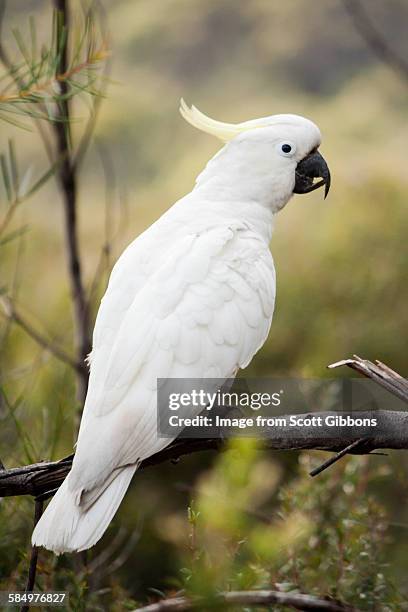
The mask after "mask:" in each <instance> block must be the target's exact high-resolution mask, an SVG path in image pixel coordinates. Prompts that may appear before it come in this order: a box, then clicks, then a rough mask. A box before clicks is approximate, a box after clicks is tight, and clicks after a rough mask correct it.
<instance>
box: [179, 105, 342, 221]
mask: <svg viewBox="0 0 408 612" xmlns="http://www.w3.org/2000/svg"><path fill="white" fill-rule="evenodd" d="M180 112H181V114H182V116H183V117H184V119H185V120H186V121H188V123H190V124H191V125H193V126H195V127H196V128H198V129H199V130H201V131H203V132H206V133H208V134H211V135H213V136H216V137H217V138H218V139H219V140H221V141H223V142H224V143H226V145H225V146H224V147H223V148H222V149H221V151H219V152H218V153H217V154H216V155H215V157H213V158H212V159H211V160H210V162H209V163H208V165H207V167H206V169H205V170H204V171H203V172H202V173H201V174H200V175H199V177H198V179H197V185H198V187H204V188H205V189H206V191H207V193H208V192H214V193H215V192H216V193H218V194H220V195H221V197H223V198H229V199H232V198H247V199H250V200H256V201H259V202H260V203H261V204H263V205H266V206H268V207H269V208H271V209H272V211H273V212H277V211H278V210H280V209H281V208H283V206H285V204H286V203H287V202H288V200H289V199H290V198H291V196H292V195H293V194H294V193H299V194H304V193H310V192H311V191H314V190H315V189H319V188H320V187H324V197H326V196H327V194H328V192H329V189H330V171H329V168H328V166H327V163H326V161H325V160H324V158H323V157H322V155H321V154H320V153H319V150H318V149H319V146H320V143H321V134H320V130H319V128H318V127H317V126H316V125H315V124H314V123H313V122H312V121H310V120H309V119H306V118H305V117H300V116H299V115H272V116H270V117H262V118H260V119H254V120H251V121H245V122H244V123H237V124H232V123H222V122H220V121H216V120H214V119H211V118H210V117H207V116H206V115H204V114H203V113H201V112H200V111H199V110H198V109H197V108H196V107H194V106H192V107H191V108H189V107H188V106H187V105H186V103H185V102H184V100H181V106H180Z"/></svg>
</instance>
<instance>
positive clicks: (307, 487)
mask: <svg viewBox="0 0 408 612" xmlns="http://www.w3.org/2000/svg"><path fill="white" fill-rule="evenodd" d="M312 463H313V461H312V460H311V458H310V456H309V455H306V454H303V455H300V457H299V465H300V470H299V475H298V476H297V477H296V478H295V479H294V480H293V481H292V482H290V484H288V485H286V486H284V487H282V488H280V489H279V492H278V494H277V499H275V503H273V504H272V505H271V496H272V495H273V494H274V493H275V492H276V491H275V490H276V487H277V484H278V470H277V466H276V465H275V463H274V462H272V461H270V460H267V459H266V458H265V457H264V456H263V455H262V454H259V453H257V452H256V445H255V443H254V442H253V441H250V440H239V441H235V442H233V443H232V444H231V445H230V450H228V451H227V452H225V453H223V454H222V455H221V456H220V457H219V459H218V460H217V462H216V464H215V466H214V467H213V468H212V470H211V471H209V472H208V473H206V474H204V475H203V476H202V477H201V480H200V481H199V483H198V486H197V492H196V497H195V502H194V504H193V505H191V506H190V507H189V509H188V523H189V526H190V538H189V546H188V552H187V553H185V554H184V555H183V557H184V559H185V566H184V567H183V568H182V570H181V576H182V578H181V581H182V582H181V585H183V586H184V588H185V589H186V591H187V593H189V594H191V595H192V596H199V597H204V598H205V600H206V605H207V602H208V605H209V606H210V605H211V606H215V605H216V601H215V600H216V597H215V596H216V594H217V592H220V591H228V590H247V589H248V590H249V589H278V590H281V591H284V592H293V593H298V592H301V593H308V594H311V595H315V596H317V597H321V598H325V597H326V598H330V599H333V600H335V601H342V602H345V603H348V604H353V605H355V606H356V607H358V609H361V610H368V611H372V610H380V609H381V611H391V610H400V609H401V606H402V603H403V602H404V600H403V599H402V597H401V596H400V595H399V594H398V592H397V590H396V588H395V587H394V584H393V580H392V578H391V577H390V571H389V570H390V568H389V565H388V564H387V563H386V551H387V540H388V523H387V517H386V514H385V511H384V509H383V508H382V507H381V505H380V504H379V503H378V501H377V500H375V499H374V498H373V497H372V496H371V495H369V494H368V493H367V487H368V485H369V482H370V480H371V478H372V477H374V475H375V474H371V472H370V470H369V468H368V462H367V461H366V460H365V459H364V458H363V459H361V458H352V459H345V460H344V461H343V462H342V463H341V464H339V465H337V466H335V467H333V468H331V469H330V470H329V471H327V472H326V473H324V474H322V475H320V476H319V477H318V478H316V479H314V480H312V479H311V478H310V476H309V475H308V471H309V470H310V469H311V467H312V465H311V464H312ZM265 505H266V508H267V509H265ZM181 585H180V586H181ZM405 603H406V601H405ZM273 609H274V610H277V609H278V608H277V607H274V608H273Z"/></svg>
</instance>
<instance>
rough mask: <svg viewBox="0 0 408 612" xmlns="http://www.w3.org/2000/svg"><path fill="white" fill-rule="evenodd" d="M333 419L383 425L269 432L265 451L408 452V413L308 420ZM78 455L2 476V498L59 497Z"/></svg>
mask: <svg viewBox="0 0 408 612" xmlns="http://www.w3.org/2000/svg"><path fill="white" fill-rule="evenodd" d="M316 414H318V415H319V416H321V417H323V419H324V418H325V417H327V416H333V415H338V414H341V415H342V416H344V417H347V416H348V415H350V416H352V417H354V418H361V419H364V418H372V417H373V415H375V418H376V419H377V423H378V425H377V427H373V428H372V430H370V433H369V435H368V434H367V428H366V427H359V426H354V427H352V428H343V429H344V433H343V432H341V433H343V435H341V433H340V431H339V428H337V427H329V426H322V427H313V426H310V427H307V426H289V424H288V425H287V426H286V427H285V426H282V427H278V428H277V427H270V428H264V429H263V431H262V438H263V447H264V448H266V449H271V450H298V451H300V450H313V449H314V450H324V451H333V452H339V451H343V450H344V447H345V446H350V445H353V443H354V442H357V441H358V445H357V444H356V446H355V447H354V448H351V447H350V448H349V449H348V450H347V452H349V453H351V454H367V453H370V452H372V451H373V450H376V449H385V448H388V449H408V412H402V411H401V412H399V411H391V410H376V411H375V412H373V411H370V412H368V411H365V412H341V413H338V412H332V411H331V412H318V413H317V412H313V413H307V414H304V415H297V416H303V417H310V416H313V415H314V416H316ZM222 445H223V441H222V440H221V439H218V438H205V439H200V438H196V439H188V438H186V439H183V438H179V439H177V440H175V441H174V442H172V443H171V444H170V445H169V446H167V447H166V448H165V449H163V450H162V451H160V452H159V453H156V454H155V455H153V456H152V457H149V458H148V459H145V460H144V461H143V462H142V463H141V464H140V467H139V469H144V468H147V467H150V466H155V465H159V464H161V463H164V462H167V461H175V460H178V459H180V458H181V457H182V456H184V455H191V454H193V453H196V452H200V451H204V450H218V449H219V448H221V447H222ZM72 458H73V455H71V456H70V457H67V458H65V459H62V460H60V461H44V462H41V463H35V464H32V465H26V466H24V467H19V468H12V469H8V470H4V471H2V472H0V496H1V497H9V496H14V495H33V496H35V497H38V496H41V499H46V498H47V497H50V496H51V495H52V493H54V491H55V489H56V488H58V487H59V485H60V484H61V483H62V481H63V480H64V478H65V477H66V475H67V474H68V472H69V470H70V469H71V463H72Z"/></svg>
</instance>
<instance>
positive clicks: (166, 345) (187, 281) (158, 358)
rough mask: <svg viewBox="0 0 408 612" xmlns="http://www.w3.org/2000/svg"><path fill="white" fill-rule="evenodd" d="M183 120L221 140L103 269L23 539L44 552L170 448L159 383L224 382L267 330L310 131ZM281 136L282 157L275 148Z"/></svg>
mask: <svg viewBox="0 0 408 612" xmlns="http://www.w3.org/2000/svg"><path fill="white" fill-rule="evenodd" d="M189 113H190V114H189ZM183 115H184V116H185V117H186V118H187V120H188V121H190V122H191V123H193V124H194V125H195V126H196V127H199V128H200V129H202V130H204V131H208V132H210V133H212V134H215V135H218V136H219V137H220V138H222V139H223V140H224V141H225V140H229V142H228V143H227V144H226V145H225V146H224V147H223V149H222V150H221V151H220V152H219V153H218V154H217V155H216V156H215V157H214V158H213V159H212V160H210V162H209V163H208V165H207V167H206V169H205V170H204V171H203V172H202V173H201V175H200V176H199V177H198V179H197V183H196V186H195V188H194V189H193V190H192V192H191V193H190V194H188V195H187V196H185V197H184V198H183V199H181V200H180V201H179V202H177V203H176V204H175V205H174V206H173V207H172V208H170V209H169V210H168V211H167V212H166V213H165V214H164V215H163V216H162V217H161V218H160V219H159V220H158V221H157V222H156V223H154V224H153V225H152V226H151V227H150V228H149V229H148V230H146V231H145V232H144V233H143V234H142V235H141V236H139V237H138V238H137V239H136V240H135V241H134V242H132V243H131V244H130V245H129V246H128V248H127V249H126V250H125V251H124V253H123V254H122V256H121V257H120V258H119V260H118V262H117V263H116V265H115V267H114V269H113V271H112V275H111V278H110V281H109V286H108V288H107V291H106V294H105V295H104V297H103V299H102V302H101V305H100V309H99V312H98V316H97V320H96V324H95V330H94V336H93V350H92V354H91V356H90V380H89V390H88V395H87V398H86V403H85V408H84V413H83V417H82V422H81V427H80V432H79V436H78V441H77V449H76V454H75V458H74V462H73V466H72V470H71V472H70V474H69V475H68V477H67V478H66V480H65V481H64V483H63V484H62V486H61V487H60V489H59V491H58V492H57V493H56V495H55V496H54V498H53V499H52V500H51V502H50V504H49V506H48V508H47V510H46V511H45V513H44V515H43V516H42V518H41V519H40V521H39V523H38V525H37V526H36V528H35V531H34V534H33V543H34V544H36V545H41V546H45V547H46V548H49V549H51V550H53V551H55V552H56V553H60V552H64V551H76V550H84V549H86V548H89V547H90V546H92V545H93V544H95V543H96V542H97V541H98V540H99V538H100V537H101V536H102V534H103V533H104V531H105V529H106V528H107V526H108V525H109V523H110V521H111V519H112V517H113V515H114V514H115V512H116V510H117V508H118V506H119V504H120V502H121V500H122V498H123V496H124V494H125V492H126V490H127V488H128V486H129V483H130V480H131V478H132V476H133V474H134V472H135V470H136V469H137V465H138V463H139V462H140V461H141V460H143V459H145V458H147V457H149V456H151V455H153V454H154V453H156V452H158V451H159V450H160V449H161V448H163V447H164V446H167V445H168V444H169V442H170V440H168V439H166V440H163V439H159V438H158V437H157V433H156V418H157V416H156V384H157V378H204V377H208V378H210V377H211V378H222V379H225V378H230V377H233V376H234V375H235V373H236V371H237V370H238V369H239V368H244V367H246V366H247V365H248V363H249V362H250V361H251V359H252V357H253V355H254V354H255V353H256V352H257V351H258V349H259V348H260V347H261V346H262V345H263V343H264V342H265V340H266V337H267V335H268V332H269V328H270V324H271V320H272V314H273V308H274V300H275V272H274V266H273V260H272V256H271V254H270V251H269V246H268V245H269V241H270V237H271V233H272V221H273V216H274V214H275V213H276V212H277V211H278V210H279V209H280V208H282V206H283V205H284V204H285V203H286V202H287V201H288V200H289V198H290V197H291V195H292V192H293V189H294V184H295V170H296V166H297V164H298V163H299V161H301V160H302V159H303V158H304V157H305V156H307V154H308V153H310V151H312V150H313V149H315V148H316V147H317V146H318V145H319V144H320V133H319V130H318V128H317V127H316V126H315V125H314V124H313V123H312V122H310V121H308V120H307V119H304V118H302V117H297V116H294V115H277V116H274V117H270V118H263V119H260V120H256V121H252V122H246V123H245V124H239V125H238V126H231V125H230V124H221V123H219V122H215V121H213V120H211V119H209V118H208V117H205V115H202V114H201V113H199V111H197V110H196V109H195V111H190V110H189V109H188V108H187V107H186V106H183ZM203 118H204V119H203ZM200 121H201V123H200ZM249 124H251V125H249ZM248 125H249V127H248ZM217 126H218V127H217ZM241 126H244V127H241ZM217 129H219V130H221V134H217V133H216V132H217ZM282 142H284V143H288V142H289V143H290V144H291V146H292V148H293V155H291V156H288V155H286V154H283V152H282V150H281V151H279V146H281V145H282Z"/></svg>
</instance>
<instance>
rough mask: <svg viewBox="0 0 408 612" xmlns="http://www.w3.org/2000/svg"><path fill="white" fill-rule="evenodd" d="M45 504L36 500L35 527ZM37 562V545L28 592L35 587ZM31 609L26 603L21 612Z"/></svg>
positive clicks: (29, 577) (31, 565) (34, 549)
mask: <svg viewBox="0 0 408 612" xmlns="http://www.w3.org/2000/svg"><path fill="white" fill-rule="evenodd" d="M43 505H44V503H43V502H42V501H36V502H35V509H34V527H35V526H36V524H37V523H38V521H39V520H40V518H41V515H42V513H43ZM37 563H38V548H37V546H32V548H31V557H30V565H29V568H28V580H27V587H26V593H31V592H32V591H33V589H34V585H35V576H36V574H37ZM29 609H30V605H29V604H28V605H24V606H22V607H21V610H20V612H27V611H28V610H29Z"/></svg>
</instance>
